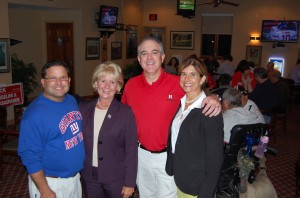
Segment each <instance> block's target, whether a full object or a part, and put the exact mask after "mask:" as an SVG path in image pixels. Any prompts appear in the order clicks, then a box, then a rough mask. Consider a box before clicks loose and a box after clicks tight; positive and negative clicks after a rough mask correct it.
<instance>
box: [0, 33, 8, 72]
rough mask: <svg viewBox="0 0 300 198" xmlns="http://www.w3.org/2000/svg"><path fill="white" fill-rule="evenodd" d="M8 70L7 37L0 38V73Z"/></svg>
mask: <svg viewBox="0 0 300 198" xmlns="http://www.w3.org/2000/svg"><path fill="white" fill-rule="evenodd" d="M9 71H10V55H9V39H6V38H0V73H6V72H9Z"/></svg>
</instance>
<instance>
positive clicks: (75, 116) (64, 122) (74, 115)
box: [59, 111, 82, 134]
mask: <svg viewBox="0 0 300 198" xmlns="http://www.w3.org/2000/svg"><path fill="white" fill-rule="evenodd" d="M77 120H82V116H81V114H80V112H79V111H72V112H70V113H68V114H67V115H65V116H64V117H63V118H62V119H61V121H60V123H59V129H60V131H61V133H62V134H64V133H65V132H66V130H67V128H68V127H69V125H70V124H71V123H73V122H74V121H77ZM76 125H77V123H76ZM76 125H74V126H71V130H72V133H73V134H74V132H75V133H77V132H78V131H76V130H79V129H78V125H77V126H76Z"/></svg>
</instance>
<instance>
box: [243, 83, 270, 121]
mask: <svg viewBox="0 0 300 198" xmlns="http://www.w3.org/2000/svg"><path fill="white" fill-rule="evenodd" d="M237 90H239V91H240V93H241V94H242V107H243V108H244V109H247V110H249V111H250V112H252V113H254V114H255V115H257V117H258V119H259V121H260V123H265V120H264V117H263V115H262V113H261V112H260V110H259V108H258V107H257V105H256V104H255V102H253V101H252V100H250V99H249V98H248V91H247V90H245V88H244V87H243V86H238V87H237Z"/></svg>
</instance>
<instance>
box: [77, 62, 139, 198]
mask: <svg viewBox="0 0 300 198" xmlns="http://www.w3.org/2000/svg"><path fill="white" fill-rule="evenodd" d="M92 86H93V88H94V90H95V91H96V92H97V93H98V95H99V96H98V98H95V99H93V100H91V101H87V102H81V103H80V105H79V106H80V111H81V113H82V118H83V135H84V137H85V153H86V158H85V162H84V168H83V170H82V181H83V189H84V192H85V195H86V197H87V198H118V197H120V198H128V197H130V196H131V195H132V193H133V192H134V188H135V186H136V174H137V131H136V122H135V118H134V115H133V112H132V110H131V108H130V107H129V106H127V105H125V104H122V103H121V102H119V101H118V100H117V99H115V98H114V95H115V93H116V92H118V91H120V90H121V88H122V86H123V77H122V70H121V68H120V66H119V65H117V64H115V63H113V62H109V61H108V62H104V63H102V64H100V65H98V66H97V67H96V69H95V71H94V73H93V76H92Z"/></svg>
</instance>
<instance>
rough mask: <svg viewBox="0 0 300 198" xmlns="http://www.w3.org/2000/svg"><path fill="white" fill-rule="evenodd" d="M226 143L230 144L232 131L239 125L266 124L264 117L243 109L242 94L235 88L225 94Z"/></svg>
mask: <svg viewBox="0 0 300 198" xmlns="http://www.w3.org/2000/svg"><path fill="white" fill-rule="evenodd" d="M222 106H223V120H224V142H225V143H229V140H230V135H231V129H232V128H233V127H234V126H235V125H238V124H255V123H264V119H263V117H259V116H257V115H256V114H254V113H252V112H250V111H249V110H248V109H245V108H243V107H242V94H241V93H240V91H239V90H237V89H235V88H228V89H227V90H226V91H225V92H224V94H223V103H222Z"/></svg>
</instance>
